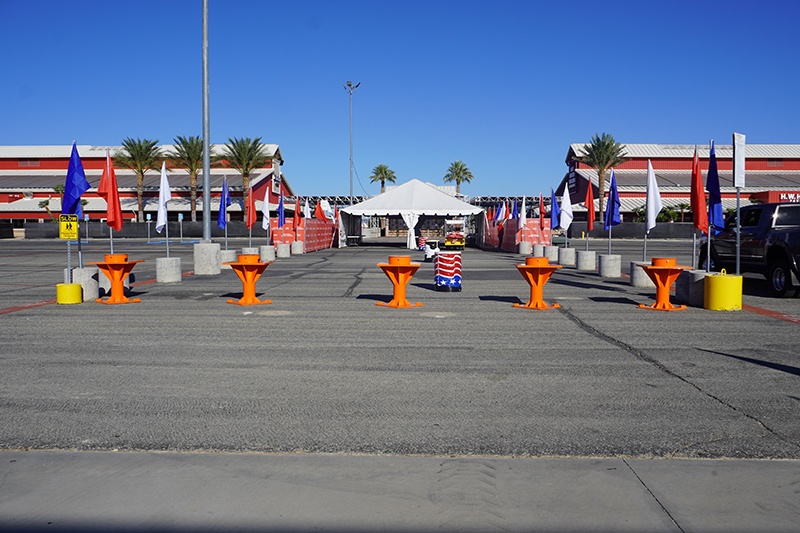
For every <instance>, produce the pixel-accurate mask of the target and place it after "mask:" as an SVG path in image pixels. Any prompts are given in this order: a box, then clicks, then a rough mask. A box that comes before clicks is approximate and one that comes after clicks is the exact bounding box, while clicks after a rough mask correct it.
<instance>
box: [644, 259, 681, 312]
mask: <svg viewBox="0 0 800 533" xmlns="http://www.w3.org/2000/svg"><path fill="white" fill-rule="evenodd" d="M639 266H640V267H642V268H643V269H644V271H645V273H646V274H647V275H648V277H649V278H650V279H651V280H653V283H655V284H656V303H654V304H653V305H644V304H642V305H640V306H639V309H655V310H657V311H678V310H680V309H686V306H685V305H672V304H671V303H669V288H670V287H671V286H672V284H673V283H675V280H676V279H678V276H680V274H681V272H682V271H683V270H686V269H690V268H692V267H688V266H678V265H676V264H675V259H674V258H666V257H654V258H653V260H652V264H651V265H639Z"/></svg>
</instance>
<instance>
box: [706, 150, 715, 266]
mask: <svg viewBox="0 0 800 533" xmlns="http://www.w3.org/2000/svg"><path fill="white" fill-rule="evenodd" d="M713 146H714V139H711V140H710V141H709V143H708V158H709V163H708V164H709V165H711V162H710V161H711V148H712V147H713ZM706 187H708V177H706ZM707 210H708V246H706V273H710V272H711V251H712V249H713V246H714V243H713V239H714V219H713V217H712V215H711V194H710V193H709V196H708V207H707Z"/></svg>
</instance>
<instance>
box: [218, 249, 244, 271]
mask: <svg viewBox="0 0 800 533" xmlns="http://www.w3.org/2000/svg"><path fill="white" fill-rule="evenodd" d="M238 258H239V254H238V253H237V252H236V250H220V251H219V262H220V268H223V269H227V270H230V269H231V268H232V267H231V266H230V265H226V264H225V263H233V262H235V261H236V260H237V259H238Z"/></svg>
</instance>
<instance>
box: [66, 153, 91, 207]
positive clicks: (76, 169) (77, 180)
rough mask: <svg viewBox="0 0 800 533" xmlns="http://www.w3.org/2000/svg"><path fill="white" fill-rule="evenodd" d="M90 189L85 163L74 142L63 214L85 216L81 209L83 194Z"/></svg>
mask: <svg viewBox="0 0 800 533" xmlns="http://www.w3.org/2000/svg"><path fill="white" fill-rule="evenodd" d="M88 190H89V182H88V181H86V173H85V172H84V171H83V163H81V158H80V157H79V156H78V147H77V146H76V143H72V155H71V156H70V157H69V168H68V169H67V182H66V183H65V184H64V199H63V200H62V202H61V214H63V215H78V218H79V219H81V218H83V209H81V195H82V194H83V193H85V192H86V191H88Z"/></svg>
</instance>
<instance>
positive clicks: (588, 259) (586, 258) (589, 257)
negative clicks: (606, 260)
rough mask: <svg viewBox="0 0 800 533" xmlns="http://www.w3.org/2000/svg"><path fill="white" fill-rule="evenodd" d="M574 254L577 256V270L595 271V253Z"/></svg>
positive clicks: (582, 252) (581, 251) (587, 251)
mask: <svg viewBox="0 0 800 533" xmlns="http://www.w3.org/2000/svg"><path fill="white" fill-rule="evenodd" d="M575 254H576V255H577V256H578V260H577V266H578V270H591V271H594V270H597V252H592V251H589V250H578V251H577V252H575Z"/></svg>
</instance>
